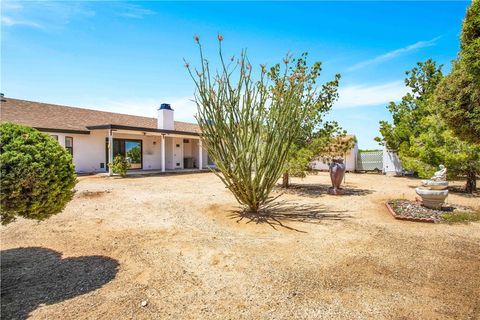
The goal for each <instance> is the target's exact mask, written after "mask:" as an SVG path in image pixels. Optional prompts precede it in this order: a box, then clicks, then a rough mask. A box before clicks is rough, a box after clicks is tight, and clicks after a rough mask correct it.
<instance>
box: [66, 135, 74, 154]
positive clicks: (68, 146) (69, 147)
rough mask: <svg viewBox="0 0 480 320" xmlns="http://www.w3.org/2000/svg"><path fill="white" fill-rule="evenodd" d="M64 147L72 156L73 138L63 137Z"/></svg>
mask: <svg viewBox="0 0 480 320" xmlns="http://www.w3.org/2000/svg"><path fill="white" fill-rule="evenodd" d="M65 149H67V151H68V152H69V153H70V154H71V155H72V157H73V138H72V137H65Z"/></svg>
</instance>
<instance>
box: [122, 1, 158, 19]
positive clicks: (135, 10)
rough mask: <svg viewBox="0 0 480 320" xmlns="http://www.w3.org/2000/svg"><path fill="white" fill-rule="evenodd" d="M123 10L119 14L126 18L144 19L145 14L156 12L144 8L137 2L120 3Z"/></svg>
mask: <svg viewBox="0 0 480 320" xmlns="http://www.w3.org/2000/svg"><path fill="white" fill-rule="evenodd" d="M119 5H120V9H121V11H120V12H119V13H117V15H119V16H122V17H125V18H134V19H143V18H144V17H145V16H149V15H153V14H156V12H155V11H153V10H150V9H145V8H142V7H141V6H139V5H136V4H124V3H119Z"/></svg>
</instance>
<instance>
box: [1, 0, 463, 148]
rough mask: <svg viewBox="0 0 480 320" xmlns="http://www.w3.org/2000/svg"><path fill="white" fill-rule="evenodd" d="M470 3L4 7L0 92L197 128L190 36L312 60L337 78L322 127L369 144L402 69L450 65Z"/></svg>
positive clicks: (400, 88)
mask: <svg viewBox="0 0 480 320" xmlns="http://www.w3.org/2000/svg"><path fill="white" fill-rule="evenodd" d="M468 5H469V2H242V3H240V2H138V1H135V2H113V1H110V2H99V1H85V2H72V1H68V2H67V1H65V2H50V1H42V2H32V1H28V2H27V1H20V2H17V1H8V0H7V1H2V2H1V9H2V13H1V24H2V29H1V36H2V37H1V92H3V93H4V94H5V95H6V96H8V97H15V98H20V99H27V100H34V101H42V102H50V103H57V104H64V105H71V106H79V107H88V108H92V109H99V110H108V111H114V112H122V113H129V114H136V115H144V116H156V108H157V107H158V106H159V104H160V103H162V102H170V103H171V104H172V105H173V107H174V109H175V117H176V119H177V120H184V121H194V118H193V114H194V112H195V106H194V104H193V103H191V102H190V101H189V99H191V97H192V95H193V90H194V88H193V84H192V81H191V79H190V78H189V77H188V75H187V73H186V70H185V68H184V66H183V61H182V60H183V58H185V59H187V60H188V61H189V62H191V63H192V64H195V63H196V62H197V61H198V52H197V48H196V45H195V43H194V41H193V35H195V34H196V35H199V36H200V39H201V41H202V43H203V46H204V47H205V49H206V54H207V57H209V58H210V59H211V60H212V62H213V63H215V61H216V58H217V55H216V53H217V40H216V36H217V33H221V34H222V35H223V36H224V38H225V40H224V42H223V45H224V50H225V52H226V53H227V54H228V55H234V54H238V53H239V52H240V50H241V49H242V48H247V49H248V53H249V57H250V59H251V60H252V62H253V64H254V65H258V64H260V63H266V64H267V65H272V64H274V63H276V62H280V61H281V59H282V58H283V56H284V55H285V53H287V52H290V53H292V54H294V55H299V54H301V53H302V52H304V51H308V52H309V59H310V61H311V62H313V61H322V62H323V73H322V77H321V79H322V80H323V81H327V80H329V79H331V78H332V77H333V75H334V74H335V73H340V74H341V75H342V80H341V84H340V99H339V101H338V102H337V103H336V104H335V106H334V109H333V111H332V112H331V113H330V114H329V115H328V118H329V119H336V120H338V121H339V122H340V124H341V125H342V126H343V127H344V128H346V129H347V130H348V131H349V132H350V133H353V134H355V135H357V137H358V140H359V146H360V148H375V147H377V144H376V143H375V142H374V141H373V138H374V137H375V136H377V135H378V122H379V120H382V119H390V115H389V113H388V112H387V111H386V108H385V106H386V105H387V104H388V102H389V101H397V100H399V99H400V98H401V96H402V95H403V94H404V93H405V92H406V89H405V87H404V84H403V79H404V75H405V74H404V73H405V71H406V70H408V69H411V68H412V67H413V66H414V64H415V63H416V62H417V61H423V60H426V59H428V58H433V59H434V60H436V61H438V62H439V63H442V64H444V65H445V67H444V70H445V71H448V70H449V69H450V61H451V60H452V59H454V58H455V56H456V54H457V52H458V46H459V44H458V37H459V33H460V29H461V21H462V19H463V16H464V14H465V10H466V8H467V6H468Z"/></svg>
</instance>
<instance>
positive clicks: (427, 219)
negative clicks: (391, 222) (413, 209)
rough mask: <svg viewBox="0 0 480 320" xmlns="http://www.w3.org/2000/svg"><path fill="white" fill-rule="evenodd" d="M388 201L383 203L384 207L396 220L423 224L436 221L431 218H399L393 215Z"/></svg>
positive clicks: (393, 212)
mask: <svg viewBox="0 0 480 320" xmlns="http://www.w3.org/2000/svg"><path fill="white" fill-rule="evenodd" d="M389 201H390V200H387V201H385V206H386V207H387V209H388V211H389V212H390V213H391V214H392V216H393V217H394V218H395V219H397V220H404V221H414V222H424V223H435V222H436V221H435V220H434V219H432V218H411V217H404V216H400V215H398V214H396V213H395V211H394V210H393V208H392V207H391V206H390V204H389V203H388V202H389Z"/></svg>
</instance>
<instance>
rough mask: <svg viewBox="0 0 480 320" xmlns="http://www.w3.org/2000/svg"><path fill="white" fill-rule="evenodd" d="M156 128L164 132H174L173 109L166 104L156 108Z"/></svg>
mask: <svg viewBox="0 0 480 320" xmlns="http://www.w3.org/2000/svg"><path fill="white" fill-rule="evenodd" d="M157 128H158V129H164V130H175V124H174V121H173V109H172V108H171V107H170V104H168V103H162V104H161V105H160V108H158V120H157Z"/></svg>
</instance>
